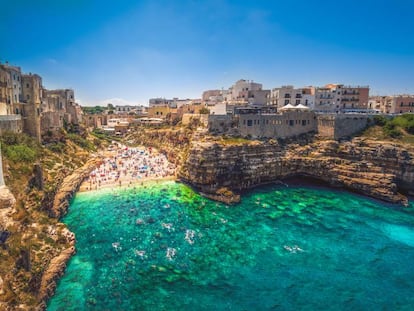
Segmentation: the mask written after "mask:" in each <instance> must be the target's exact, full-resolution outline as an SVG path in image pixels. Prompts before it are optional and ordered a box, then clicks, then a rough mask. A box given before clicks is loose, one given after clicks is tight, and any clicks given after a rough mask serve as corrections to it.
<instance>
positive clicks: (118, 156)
mask: <svg viewBox="0 0 414 311" xmlns="http://www.w3.org/2000/svg"><path fill="white" fill-rule="evenodd" d="M174 174H175V166H174V164H172V163H170V162H169V161H168V160H167V157H166V156H165V155H164V154H162V153H159V152H158V151H156V150H155V149H153V148H151V147H149V148H145V147H127V146H125V145H122V144H119V143H115V144H112V145H111V146H109V147H108V150H107V152H105V158H104V160H103V162H102V164H101V165H100V166H99V167H97V168H96V169H94V170H93V171H92V172H91V173H90V174H89V176H88V178H87V179H86V180H85V182H84V183H83V187H81V190H95V189H99V188H101V187H108V186H128V185H131V184H133V183H136V182H140V181H144V180H146V179H147V180H148V179H159V178H166V177H169V176H174Z"/></svg>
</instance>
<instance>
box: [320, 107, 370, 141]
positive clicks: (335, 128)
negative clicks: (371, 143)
mask: <svg viewBox="0 0 414 311" xmlns="http://www.w3.org/2000/svg"><path fill="white" fill-rule="evenodd" d="M373 116H374V115H372V114H371V115H370V114H360V113H357V114H319V115H318V116H317V126H318V134H319V136H321V137H325V138H331V139H336V140H337V139H343V138H349V137H352V136H353V135H355V134H357V133H359V132H361V131H362V130H364V129H365V128H366V127H367V126H368V125H369V123H370V122H371V121H370V120H371V119H372V118H373Z"/></svg>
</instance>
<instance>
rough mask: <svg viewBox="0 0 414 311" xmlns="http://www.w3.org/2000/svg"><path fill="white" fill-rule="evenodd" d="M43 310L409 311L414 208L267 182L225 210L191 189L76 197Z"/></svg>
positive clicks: (160, 187)
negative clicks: (72, 251) (61, 271)
mask: <svg viewBox="0 0 414 311" xmlns="http://www.w3.org/2000/svg"><path fill="white" fill-rule="evenodd" d="M63 221H64V222H65V223H66V224H67V225H68V226H69V228H70V230H72V231H73V232H74V233H75V234H76V238H77V244H76V247H77V254H76V255H75V256H74V257H73V258H72V259H71V260H70V262H69V264H68V267H67V270H66V273H65V275H64V276H63V278H62V279H61V280H60V281H59V284H58V288H57V290H56V294H55V296H54V297H52V299H51V300H50V302H49V304H48V307H47V310H49V311H55V310H316V309H321V310H373V309H374V310H375V309H379V308H380V309H386V310H387V309H389V310H408V309H410V308H411V306H412V305H414V295H412V293H413V292H414V265H413V264H412V263H413V258H414V241H413V239H414V233H413V232H414V204H413V202H410V207H409V208H405V209H398V208H395V207H390V206H387V205H386V204H383V203H381V202H378V201H375V200H371V199H368V198H365V197H361V196H358V195H354V194H351V193H348V192H345V191H336V190H332V189H328V188H313V187H308V186H289V187H285V186H281V185H278V186H266V187H261V188H258V189H254V190H253V191H250V192H248V193H246V194H244V195H243V197H242V203H240V204H238V205H234V206H226V205H225V204H222V203H217V202H214V201H210V200H208V199H206V198H204V197H202V196H200V195H198V194H197V193H195V192H194V191H193V190H192V189H191V188H189V187H188V186H186V185H183V184H180V183H175V182H171V181H169V182H162V183H158V184H152V185H148V186H144V187H139V188H124V189H106V190H101V191H94V192H84V193H78V194H77V195H76V196H75V198H74V200H73V201H72V203H71V205H70V209H69V213H68V214H67V216H66V217H65V218H64V219H63Z"/></svg>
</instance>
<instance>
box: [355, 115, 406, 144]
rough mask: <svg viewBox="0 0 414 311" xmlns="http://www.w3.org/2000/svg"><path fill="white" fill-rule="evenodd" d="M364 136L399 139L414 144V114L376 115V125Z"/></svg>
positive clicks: (377, 138)
mask: <svg viewBox="0 0 414 311" xmlns="http://www.w3.org/2000/svg"><path fill="white" fill-rule="evenodd" d="M362 136H365V137H369V138H372V139H376V140H389V139H393V140H398V141H401V142H403V143H410V144H414V114H403V115H400V116H395V117H392V118H387V117H385V116H382V115H378V116H375V117H374V125H373V126H372V127H370V128H368V129H367V130H366V131H365V132H364V133H363V134H362Z"/></svg>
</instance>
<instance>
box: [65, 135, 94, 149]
mask: <svg viewBox="0 0 414 311" xmlns="http://www.w3.org/2000/svg"><path fill="white" fill-rule="evenodd" d="M67 138H69V139H70V140H71V141H73V142H74V143H75V144H77V145H78V146H80V147H82V148H84V149H87V150H96V148H95V146H94V145H93V143H91V142H90V141H88V140H87V139H85V138H83V137H82V136H79V135H77V134H73V133H69V134H67Z"/></svg>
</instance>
